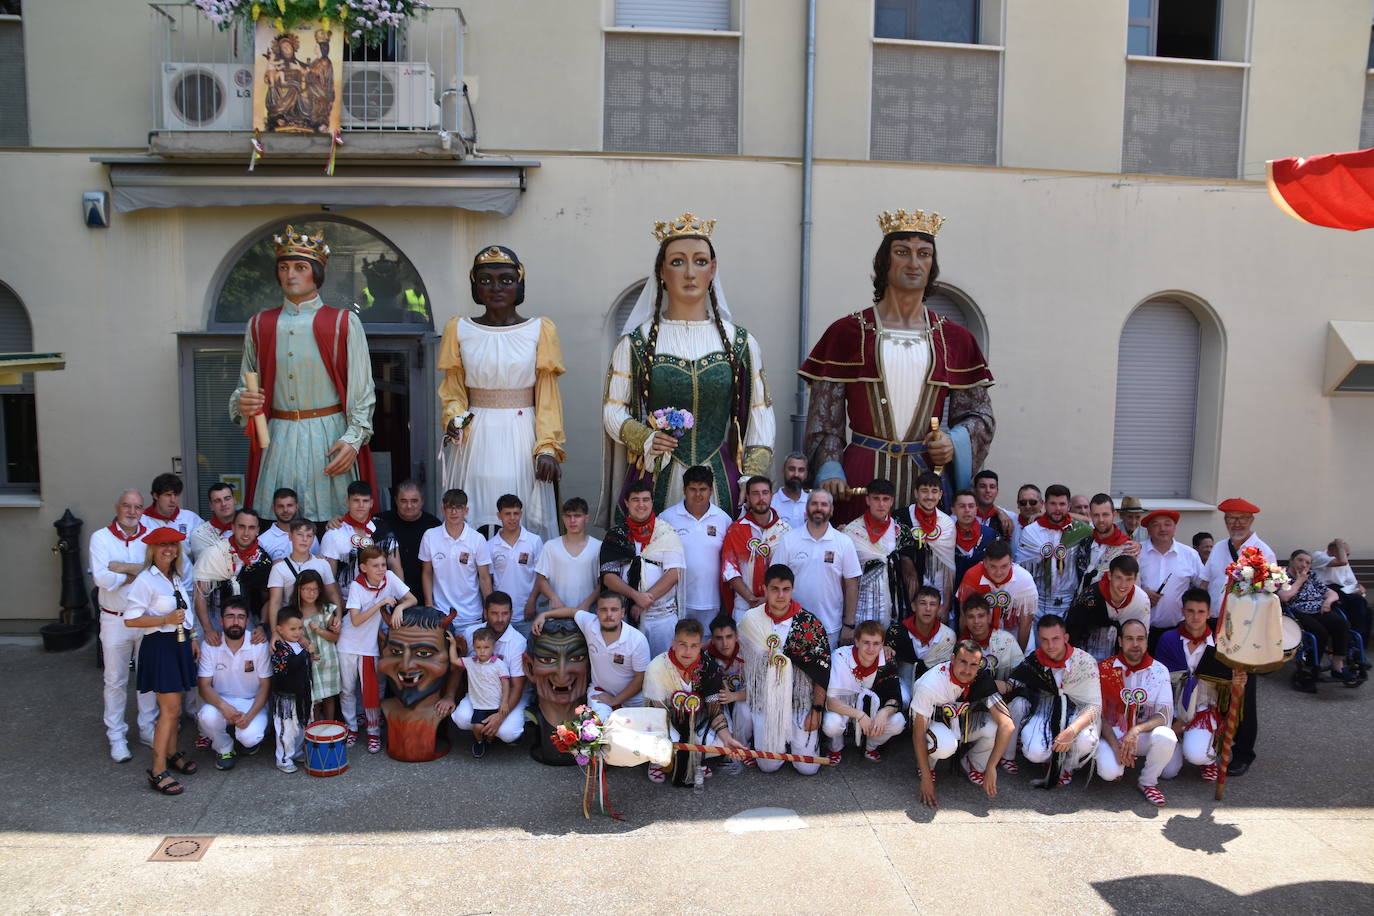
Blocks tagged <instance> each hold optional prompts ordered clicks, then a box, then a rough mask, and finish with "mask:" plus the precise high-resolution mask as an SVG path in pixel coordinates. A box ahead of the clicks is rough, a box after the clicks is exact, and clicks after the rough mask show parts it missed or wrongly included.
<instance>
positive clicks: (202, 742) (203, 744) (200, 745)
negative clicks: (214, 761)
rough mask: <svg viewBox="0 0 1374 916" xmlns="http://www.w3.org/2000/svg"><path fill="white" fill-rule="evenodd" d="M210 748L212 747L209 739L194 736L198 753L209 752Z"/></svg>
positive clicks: (202, 736)
mask: <svg viewBox="0 0 1374 916" xmlns="http://www.w3.org/2000/svg"><path fill="white" fill-rule="evenodd" d="M212 747H213V745H211V744H210V739H209V738H207V737H205V736H204V735H197V736H196V750H198V751H208V750H210V749H211V748H212Z"/></svg>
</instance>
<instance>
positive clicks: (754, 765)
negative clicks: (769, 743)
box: [744, 757, 759, 770]
mask: <svg viewBox="0 0 1374 916" xmlns="http://www.w3.org/2000/svg"><path fill="white" fill-rule="evenodd" d="M744 765H745V766H746V767H748V768H750V769H754V770H756V769H758V766H759V762H758V759H757V758H755V757H745V758H744Z"/></svg>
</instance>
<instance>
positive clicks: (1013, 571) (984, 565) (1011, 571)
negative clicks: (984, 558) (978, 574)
mask: <svg viewBox="0 0 1374 916" xmlns="http://www.w3.org/2000/svg"><path fill="white" fill-rule="evenodd" d="M978 565H979V566H980V567H982V572H983V576H982V577H983V578H984V579H987V580H988V583H989V584H990V585H992V587H993V588H1001V587H1002V586H1004V585H1006V584H1007V583H1008V582H1010V581H1011V580H1012V577H1013V576H1014V575H1016V564H1015V563H1012V564H1011V565H1009V566H1008V567H1007V577H1006V578H1005V579H1003V580H1002V581H1001V582H998V581H997V580H996V579H994V578H993V577H992V573H990V572H988V565H987V563H979V564H978Z"/></svg>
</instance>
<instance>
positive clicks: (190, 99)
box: [162, 63, 253, 130]
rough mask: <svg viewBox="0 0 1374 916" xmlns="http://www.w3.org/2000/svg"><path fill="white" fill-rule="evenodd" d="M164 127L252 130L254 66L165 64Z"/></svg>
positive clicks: (171, 128) (163, 86)
mask: <svg viewBox="0 0 1374 916" xmlns="http://www.w3.org/2000/svg"><path fill="white" fill-rule="evenodd" d="M162 126H163V128H164V129H165V130H252V129H253V67H252V65H251V64H230V63H211V64H201V63H164V64H163V65H162Z"/></svg>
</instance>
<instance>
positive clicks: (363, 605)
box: [338, 569, 410, 655]
mask: <svg viewBox="0 0 1374 916" xmlns="http://www.w3.org/2000/svg"><path fill="white" fill-rule="evenodd" d="M408 594H410V589H409V588H407V587H406V584H405V583H404V582H402V581H401V577H400V576H398V575H396V574H395V573H394V572H392V571H391V570H389V569H388V570H387V571H386V578H385V579H383V580H382V584H381V585H380V586H378V587H377V588H373V587H372V586H371V585H367V584H366V583H365V581H364V582H358V581H357V580H354V581H353V582H352V583H351V584H350V585H349V586H348V595H347V596H346V597H345V598H344V607H345V608H347V609H348V610H350V611H351V610H353V609H354V608H357V609H358V610H360V611H365V610H367V609H368V608H370V607H372V605H374V604H376V603H377V602H378V601H382V600H384V599H387V598H390V599H392V601H393V603H395V602H397V601H400V600H401V599H402V598H404V597H405V596H406V595H408ZM385 613H386V611H385V610H378V611H377V613H375V614H373V615H372V616H371V617H369V618H367V619H366V620H364V621H363V622H362V625H361V626H355V625H354V623H353V615H352V614H347V613H346V614H344V618H343V629H342V630H340V631H339V642H338V646H339V651H340V652H349V653H351V654H353V655H376V654H377V632H378V631H379V630H380V629H381V627H382V615H383V614H385Z"/></svg>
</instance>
